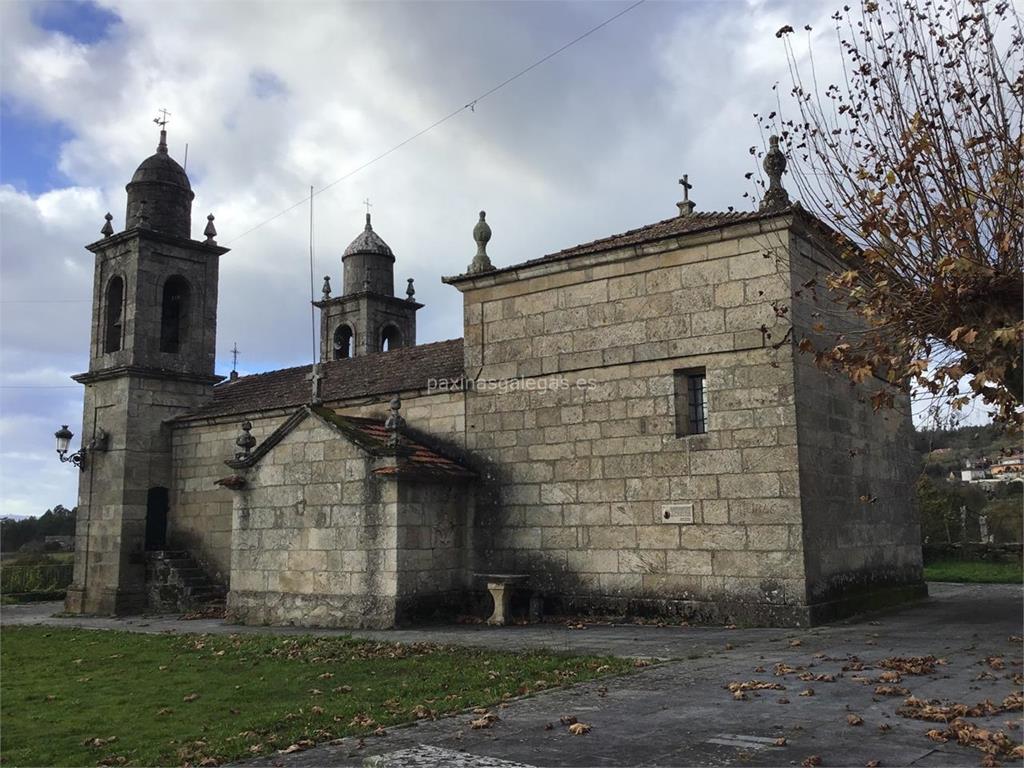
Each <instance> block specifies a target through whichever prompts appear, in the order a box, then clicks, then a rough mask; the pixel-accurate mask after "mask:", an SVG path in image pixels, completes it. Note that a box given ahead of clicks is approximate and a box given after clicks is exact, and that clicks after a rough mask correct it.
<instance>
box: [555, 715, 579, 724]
mask: <svg viewBox="0 0 1024 768" xmlns="http://www.w3.org/2000/svg"><path fill="white" fill-rule="evenodd" d="M558 722H560V723H561V724H562V725H572V724H573V723H575V722H577V721H576V716H575V715H562V716H561V717H560V718H558Z"/></svg>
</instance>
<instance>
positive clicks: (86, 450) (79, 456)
mask: <svg viewBox="0 0 1024 768" xmlns="http://www.w3.org/2000/svg"><path fill="white" fill-rule="evenodd" d="M53 436H54V438H55V439H56V440H57V456H58V458H60V460H61V462H63V463H68V462H70V463H71V464H74V465H75V466H76V467H78V468H79V469H80V470H82V471H83V472H84V471H85V463H86V457H87V456H88V455H89V454H90V453H92V452H93V451H105V450H107V433H106V432H104V431H103V430H102V429H97V430H96V436H95V437H94V438H93V439H92V440H90V441H89V444H88V445H83V446H82V447H81V448H79V449H78V450H77V451H75V452H74V453H72V454H71V455H70V456H68V455H67V452H68V447H69V446H70V445H71V438H73V437H74V436H75V435H74V433H73V432H72V431H71V430H70V429H68V425H67V424H62V425H61V427H60V429H58V430H57V431H56V432H54V433H53Z"/></svg>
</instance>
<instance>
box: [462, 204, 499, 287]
mask: <svg viewBox="0 0 1024 768" xmlns="http://www.w3.org/2000/svg"><path fill="white" fill-rule="evenodd" d="M473 239H474V240H476V256H474V257H473V261H472V262H470V264H469V270H468V271H469V273H470V274H476V273H478V272H490V271H491V270H492V269H494V265H493V264H491V259H490V257H489V256H488V255H487V243H488V242H489V241H490V239H491V227H490V225H489V224H488V223H487V212H486V211H480V221H478V222H477V223H476V226H475V227H473Z"/></svg>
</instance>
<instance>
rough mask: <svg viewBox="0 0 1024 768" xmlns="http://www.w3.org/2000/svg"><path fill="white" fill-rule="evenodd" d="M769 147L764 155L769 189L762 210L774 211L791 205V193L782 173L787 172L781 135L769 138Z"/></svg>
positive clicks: (762, 202)
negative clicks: (784, 184) (787, 190)
mask: <svg viewBox="0 0 1024 768" xmlns="http://www.w3.org/2000/svg"><path fill="white" fill-rule="evenodd" d="M768 143H769V148H768V152H767V154H766V155H765V156H764V163H763V164H762V165H763V167H764V172H765V173H766V174H768V189H767V191H765V193H764V197H763V198H762V199H761V205H760V207H759V209H760V210H762V211H773V210H777V209H780V208H785V207H786V206H788V205H789V193H788V192H786V188H785V187H783V186H782V174H784V173H785V172H786V156H785V155H784V154H782V150H781V149H779V137H778V136H772V137H770V138H769V139H768Z"/></svg>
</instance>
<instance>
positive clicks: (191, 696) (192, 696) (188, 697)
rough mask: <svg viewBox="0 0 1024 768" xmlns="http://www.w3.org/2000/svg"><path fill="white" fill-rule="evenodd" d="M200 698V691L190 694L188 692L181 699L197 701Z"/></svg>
mask: <svg viewBox="0 0 1024 768" xmlns="http://www.w3.org/2000/svg"><path fill="white" fill-rule="evenodd" d="M198 698H199V694H198V693H189V694H187V695H185V696H182V698H181V700H182V701H195V700H196V699H198Z"/></svg>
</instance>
